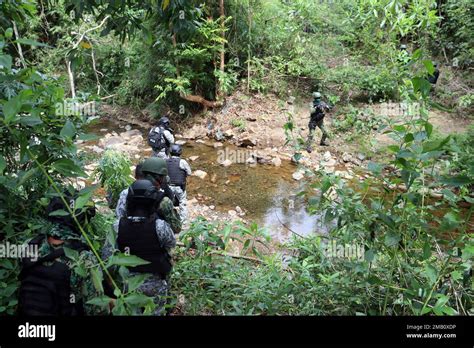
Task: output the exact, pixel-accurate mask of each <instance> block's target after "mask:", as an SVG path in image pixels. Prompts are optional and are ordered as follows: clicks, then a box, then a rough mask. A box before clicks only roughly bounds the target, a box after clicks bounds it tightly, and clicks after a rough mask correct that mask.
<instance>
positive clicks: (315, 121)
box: [306, 92, 330, 153]
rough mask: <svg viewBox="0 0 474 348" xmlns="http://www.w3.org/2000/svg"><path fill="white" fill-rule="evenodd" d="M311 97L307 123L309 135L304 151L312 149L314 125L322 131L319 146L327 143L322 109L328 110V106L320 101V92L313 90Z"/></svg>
mask: <svg viewBox="0 0 474 348" xmlns="http://www.w3.org/2000/svg"><path fill="white" fill-rule="evenodd" d="M313 97H314V100H313V102H312V104H311V118H310V121H309V124H308V127H309V135H308V141H307V147H306V151H308V152H309V153H311V152H312V151H313V150H312V147H311V145H312V143H313V136H314V130H315V129H316V127H318V128H319V129H321V132H322V133H323V135H322V138H321V142H320V143H319V144H320V145H321V146H328V144H327V143H326V138H327V137H328V133H327V132H326V128H324V116H325V115H324V111H326V110H327V111H329V110H330V107H329V105H327V104H326V103H325V102H323V101H321V93H319V92H314V93H313Z"/></svg>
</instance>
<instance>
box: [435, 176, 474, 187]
mask: <svg viewBox="0 0 474 348" xmlns="http://www.w3.org/2000/svg"><path fill="white" fill-rule="evenodd" d="M440 182H441V183H442V184H445V185H448V186H454V187H459V186H464V185H469V184H472V183H473V182H474V180H472V179H471V178H469V177H468V176H467V175H458V176H453V177H450V178H442V179H441V180H440Z"/></svg>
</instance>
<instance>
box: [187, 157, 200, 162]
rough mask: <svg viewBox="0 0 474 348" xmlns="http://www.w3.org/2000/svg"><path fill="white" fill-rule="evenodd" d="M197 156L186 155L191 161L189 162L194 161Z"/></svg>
mask: <svg viewBox="0 0 474 348" xmlns="http://www.w3.org/2000/svg"><path fill="white" fill-rule="evenodd" d="M198 158H199V156H191V157H188V159H189V160H190V161H191V162H194V161H195V160H197V159H198Z"/></svg>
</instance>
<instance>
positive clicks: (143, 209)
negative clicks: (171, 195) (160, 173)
mask: <svg viewBox="0 0 474 348" xmlns="http://www.w3.org/2000/svg"><path fill="white" fill-rule="evenodd" d="M159 197H160V192H159V191H158V189H157V188H156V187H155V186H154V185H153V184H152V183H151V181H150V180H146V179H140V180H137V181H135V182H134V183H133V184H132V185H131V186H130V187H129V189H128V195H127V216H149V215H150V214H151V212H153V210H155V208H156V204H157V203H158V202H159Z"/></svg>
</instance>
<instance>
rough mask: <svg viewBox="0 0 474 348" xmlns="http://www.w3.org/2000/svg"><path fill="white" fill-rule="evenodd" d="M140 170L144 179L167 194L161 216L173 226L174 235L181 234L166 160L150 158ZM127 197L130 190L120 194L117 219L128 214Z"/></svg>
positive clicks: (161, 204)
mask: <svg viewBox="0 0 474 348" xmlns="http://www.w3.org/2000/svg"><path fill="white" fill-rule="evenodd" d="M140 169H141V173H140V175H143V177H142V178H145V179H148V180H150V181H151V182H152V183H153V184H155V186H157V188H158V189H160V190H163V191H164V192H165V194H166V196H165V197H164V198H163V199H162V200H161V202H160V204H159V209H160V216H161V217H162V219H163V220H165V221H166V222H167V223H168V224H169V225H170V226H171V228H172V229H173V231H174V233H179V232H180V231H181V227H182V222H181V219H180V217H179V215H178V214H177V213H176V210H175V209H174V206H173V202H174V200H175V195H174V193H173V192H172V190H171V189H170V187H169V184H168V182H169V178H168V176H167V174H168V168H167V165H166V162H165V160H163V159H162V158H158V157H151V158H148V159H146V160H145V161H144V162H143V163H142V164H141V168H140ZM135 174H137V173H135ZM127 196H128V189H126V190H123V191H122V192H121V193H120V197H119V200H118V203H117V208H116V209H115V214H116V216H117V219H120V218H121V217H124V216H126V214H127Z"/></svg>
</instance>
